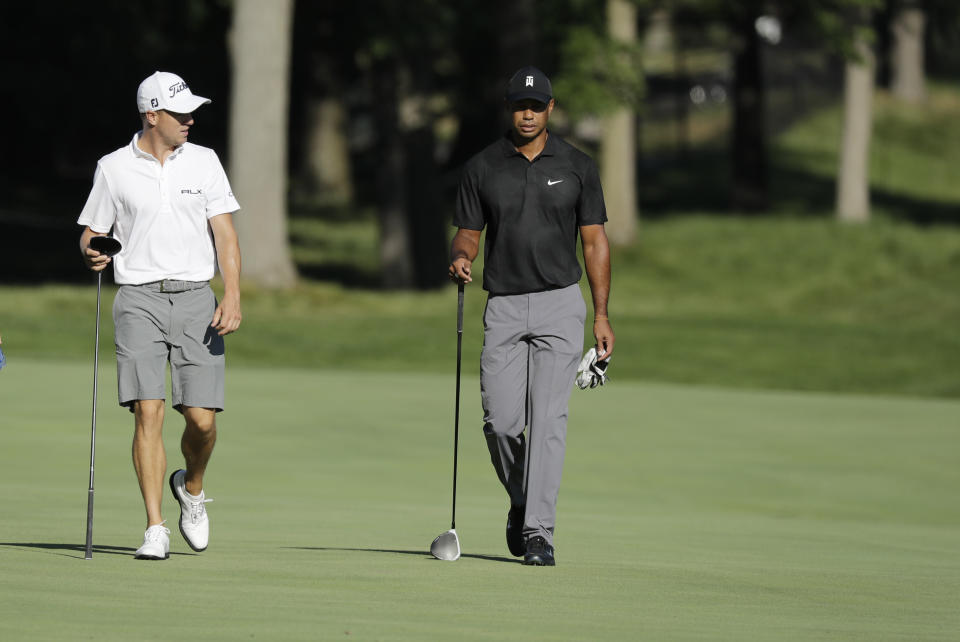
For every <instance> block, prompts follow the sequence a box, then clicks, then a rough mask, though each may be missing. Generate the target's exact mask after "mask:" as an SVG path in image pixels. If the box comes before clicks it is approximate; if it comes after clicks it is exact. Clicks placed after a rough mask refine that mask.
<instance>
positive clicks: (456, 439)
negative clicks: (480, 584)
mask: <svg viewBox="0 0 960 642" xmlns="http://www.w3.org/2000/svg"><path fill="white" fill-rule="evenodd" d="M462 357H463V281H460V282H459V283H458V284H457V395H456V402H455V403H454V407H455V409H454V412H453V509H452V511H451V516H450V529H451V530H453V529H455V528H456V527H457V450H458V448H459V446H460V363H461V361H462Z"/></svg>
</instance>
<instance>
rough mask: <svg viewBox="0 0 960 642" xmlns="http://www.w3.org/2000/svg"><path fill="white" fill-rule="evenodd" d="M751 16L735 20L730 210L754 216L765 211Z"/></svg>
mask: <svg viewBox="0 0 960 642" xmlns="http://www.w3.org/2000/svg"><path fill="white" fill-rule="evenodd" d="M755 17H756V15H754V13H753V12H749V11H744V12H743V13H742V15H740V16H739V20H738V29H739V33H740V34H741V35H742V36H743V37H744V39H745V42H744V45H743V47H741V48H740V49H739V50H738V51H737V52H736V54H735V55H734V72H733V76H734V78H733V194H732V201H733V203H732V204H733V207H734V209H737V210H740V211H744V212H758V211H763V210H765V209H767V204H768V203H767V185H768V181H767V145H766V135H765V131H764V127H765V121H766V114H765V106H764V105H765V98H764V91H765V88H764V82H763V72H762V68H761V65H760V37H759V36H758V35H757V30H756V28H755V27H754V24H753V22H754V18H755Z"/></svg>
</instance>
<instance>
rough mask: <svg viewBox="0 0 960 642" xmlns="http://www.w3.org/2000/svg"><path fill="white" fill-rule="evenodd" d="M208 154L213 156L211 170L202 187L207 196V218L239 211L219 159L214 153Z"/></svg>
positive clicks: (238, 205)
mask: <svg viewBox="0 0 960 642" xmlns="http://www.w3.org/2000/svg"><path fill="white" fill-rule="evenodd" d="M210 153H211V155H212V156H213V159H212V161H211V163H212V168H211V171H210V174H209V175H208V176H207V184H206V185H204V187H203V191H204V193H205V194H206V195H207V218H213V217H214V216H219V215H220V214H229V213H232V212H236V211H237V210H239V209H240V203H238V202H237V199H236V198H234V196H233V189H231V188H230V181H229V180H228V179H227V173H226V172H225V171H224V170H223V165H221V164H220V158H219V157H218V156H217V154H216V152H213V151H211V152H210Z"/></svg>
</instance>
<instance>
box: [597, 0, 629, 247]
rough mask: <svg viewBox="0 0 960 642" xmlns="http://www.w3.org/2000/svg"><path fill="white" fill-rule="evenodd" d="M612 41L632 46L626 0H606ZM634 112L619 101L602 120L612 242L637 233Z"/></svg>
mask: <svg viewBox="0 0 960 642" xmlns="http://www.w3.org/2000/svg"><path fill="white" fill-rule="evenodd" d="M607 29H608V31H609V35H610V38H611V40H613V41H614V42H617V43H623V44H624V45H625V46H626V47H635V46H636V42H637V7H636V5H635V4H633V3H631V2H629V1H628V0H607ZM636 118H637V115H636V112H635V111H634V110H633V109H632V108H631V106H630V105H626V104H619V105H617V106H616V107H615V108H614V109H613V111H611V112H610V113H609V114H607V115H606V116H605V117H604V119H603V134H602V140H601V144H600V171H601V181H602V182H603V185H604V198H605V200H606V205H607V216H608V218H609V221H608V222H607V226H606V228H607V236H608V237H609V238H610V242H611V243H612V244H614V245H628V244H630V243H631V242H633V240H634V238H636V235H637V121H636Z"/></svg>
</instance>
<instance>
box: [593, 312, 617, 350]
mask: <svg viewBox="0 0 960 642" xmlns="http://www.w3.org/2000/svg"><path fill="white" fill-rule="evenodd" d="M593 338H594V339H596V340H597V358H598V359H609V358H610V357H611V356H612V355H613V344H614V336H613V327H612V326H611V325H610V322H609V321H608V320H606V319H597V320H595V321H594V322H593Z"/></svg>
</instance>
